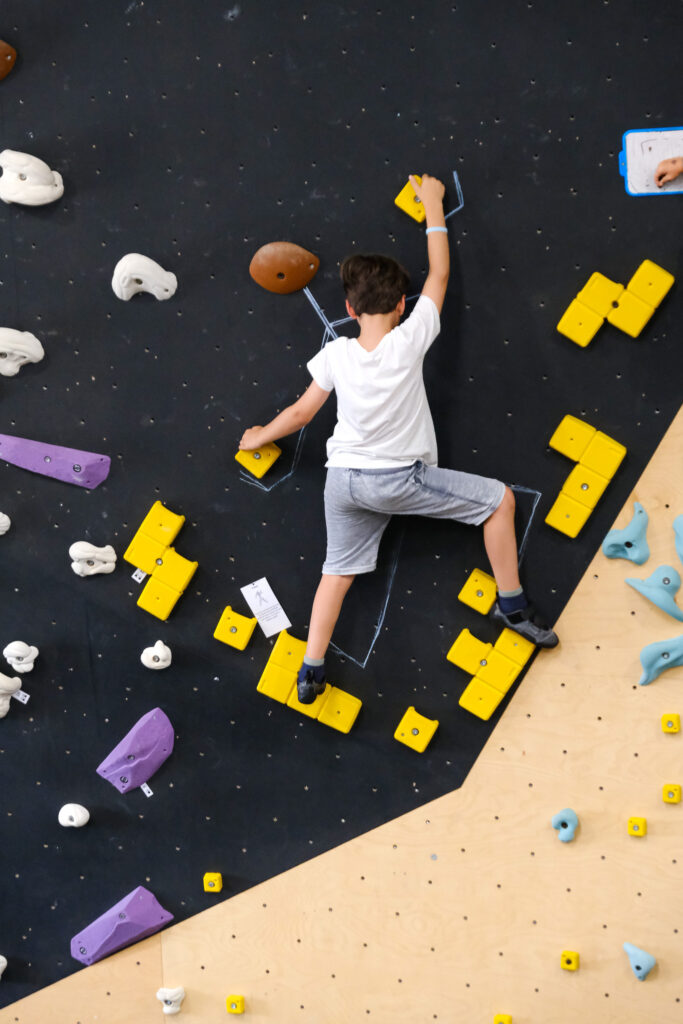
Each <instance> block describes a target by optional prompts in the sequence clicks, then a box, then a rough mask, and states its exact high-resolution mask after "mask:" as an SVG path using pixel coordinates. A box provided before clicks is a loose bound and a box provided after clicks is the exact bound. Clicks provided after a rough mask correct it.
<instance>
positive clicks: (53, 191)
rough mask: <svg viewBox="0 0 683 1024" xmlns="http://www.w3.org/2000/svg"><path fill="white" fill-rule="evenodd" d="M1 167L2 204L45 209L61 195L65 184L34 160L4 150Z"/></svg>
mask: <svg viewBox="0 0 683 1024" xmlns="http://www.w3.org/2000/svg"><path fill="white" fill-rule="evenodd" d="M0 167H2V177H0V199H2V201H3V203H22V204H23V205H24V206H44V205H45V203H53V202H54V201H55V199H59V198H60V196H62V195H63V194H64V182H63V181H62V176H61V174H60V173H59V171H53V170H51V169H50V168H49V167H48V165H47V164H46V163H45V162H44V161H43V160H39V159H38V157H37V156H31V155H30V154H29V153H17V152H16V150H14V149H3V151H2V153H0Z"/></svg>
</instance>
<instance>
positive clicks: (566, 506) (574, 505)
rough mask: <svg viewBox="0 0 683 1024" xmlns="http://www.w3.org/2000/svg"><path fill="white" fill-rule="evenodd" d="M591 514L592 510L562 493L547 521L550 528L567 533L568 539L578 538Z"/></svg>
mask: <svg viewBox="0 0 683 1024" xmlns="http://www.w3.org/2000/svg"><path fill="white" fill-rule="evenodd" d="M590 514H591V510H590V509H589V508H588V507H587V506H586V505H582V504H581V503H580V502H578V501H574V499H573V498H569V497H567V495H566V494H564V493H563V492H562V491H560V493H559V494H558V496H557V498H556V499H555V504H554V505H553V507H552V508H551V509H550V511H549V512H548V515H547V516H546V517H545V521H546V523H547V524H548V526H552V527H553V529H555V530H559V531H560V533H566V535H567V536H568V537H577V536H578V535H579V533H580V531H581V529H582V528H583V527H584V526H585V524H586V521H587V519H588V517H589V516H590Z"/></svg>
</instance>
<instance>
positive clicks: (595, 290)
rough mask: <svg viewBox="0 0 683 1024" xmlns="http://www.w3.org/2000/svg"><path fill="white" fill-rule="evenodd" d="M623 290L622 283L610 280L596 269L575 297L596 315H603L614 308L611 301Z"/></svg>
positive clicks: (614, 300)
mask: <svg viewBox="0 0 683 1024" xmlns="http://www.w3.org/2000/svg"><path fill="white" fill-rule="evenodd" d="M623 290H624V286H623V284H618V283H617V282H616V281H610V279H609V277H605V275H604V274H600V273H598V271H596V272H595V273H594V274H591V276H590V277H589V278H588V281H587V282H586V284H585V285H584V286H583V288H582V289H581V291H580V292H579V294H578V295H577V296H576V297H577V299H578V300H579V302H583V304H584V305H585V306H588V308H589V309H592V310H593V312H594V313H597V314H598V316H601V317H605V316H607V314H608V313H609V312H610V311H611V310H612V309H613V308H614V307H613V305H612V303H613V302H616V300H617V299H618V298H619V296H620V295H621V294H622V292H623Z"/></svg>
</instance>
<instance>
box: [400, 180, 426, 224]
mask: <svg viewBox="0 0 683 1024" xmlns="http://www.w3.org/2000/svg"><path fill="white" fill-rule="evenodd" d="M414 178H415V180H416V181H417V183H418V185H421V184H422V178H421V177H420V175H419V174H415V175H414ZM394 202H395V204H396V206H398V208H399V210H403V212H404V213H407V214H408V216H409V217H412V218H413V220H416V221H417V222H418V224H421V223H422V221H423V220H424V219H425V217H426V214H425V208H424V206H423V205H422V202H421V201H420V200H419V199H418V198H417V195H416V193H415V189H414V188H413V186H412V185H411V184H410V182H409V181H408V182H406V184H405V185H404V186H403V188H402V189H401V191H400V192H399V194H398V195H397V196H396V198H395V199H394Z"/></svg>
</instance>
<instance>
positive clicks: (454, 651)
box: [446, 629, 493, 676]
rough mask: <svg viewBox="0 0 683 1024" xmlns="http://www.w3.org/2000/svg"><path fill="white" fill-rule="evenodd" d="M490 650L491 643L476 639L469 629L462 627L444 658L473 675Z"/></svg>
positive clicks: (491, 648) (491, 647)
mask: <svg viewBox="0 0 683 1024" xmlns="http://www.w3.org/2000/svg"><path fill="white" fill-rule="evenodd" d="M492 650H493V645H492V644H485V643H484V641H483V640H478V639H477V637H476V636H474V634H472V633H470V631H469V629H463V630H461V631H460V633H458V635H457V637H456V638H455V642H454V644H453V646H452V647H451V649H450V651H449V652H448V654H447V655H446V658H447V659H448V661H450V662H452V663H453V664H454V665H457V666H458V668H461V669H463V670H464V671H465V672H468V673H469V674H470V675H471V676H474V675H476V674H477V672H478V671H479V669H480V667H481V664H482V662H483V661H485V660H486V658H487V657H488V654H489V651H492Z"/></svg>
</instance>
